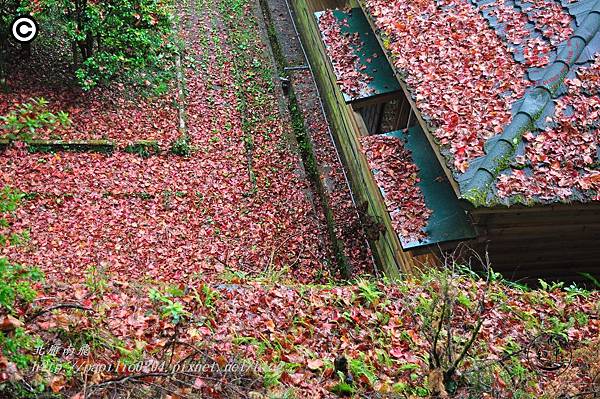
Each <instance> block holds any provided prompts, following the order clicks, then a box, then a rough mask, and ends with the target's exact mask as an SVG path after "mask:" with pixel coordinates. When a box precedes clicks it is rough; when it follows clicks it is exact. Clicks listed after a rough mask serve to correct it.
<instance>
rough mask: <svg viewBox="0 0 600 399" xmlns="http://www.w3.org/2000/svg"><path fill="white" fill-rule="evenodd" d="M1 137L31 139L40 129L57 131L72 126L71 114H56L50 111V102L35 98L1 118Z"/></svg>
mask: <svg viewBox="0 0 600 399" xmlns="http://www.w3.org/2000/svg"><path fill="white" fill-rule="evenodd" d="M0 123H2V125H1V126H0V129H1V130H2V133H0V136H2V137H7V138H9V139H11V140H27V139H31V138H32V137H33V135H34V134H35V132H36V131H37V130H38V129H47V130H50V131H52V130H55V129H57V128H58V127H61V126H63V127H67V126H69V125H70V124H71V120H70V119H69V114H67V113H65V112H62V111H59V112H57V113H56V114H54V113H52V112H50V111H49V110H48V101H46V100H45V99H44V98H42V97H40V98H33V99H31V100H30V101H29V102H27V103H24V104H21V105H20V106H19V107H18V108H17V109H16V110H14V111H11V112H10V113H8V114H7V115H4V116H0Z"/></svg>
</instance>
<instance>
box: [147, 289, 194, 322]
mask: <svg viewBox="0 0 600 399" xmlns="http://www.w3.org/2000/svg"><path fill="white" fill-rule="evenodd" d="M148 296H149V297H150V300H152V302H154V303H156V304H158V306H159V310H160V313H161V316H162V317H166V318H170V319H171V320H172V321H173V322H174V323H175V324H177V323H179V322H180V321H182V320H183V318H184V317H186V316H190V314H189V312H187V311H186V310H185V309H184V307H183V305H182V304H181V303H180V302H176V301H174V300H173V298H175V296H174V295H173V294H171V293H169V292H166V293H163V292H160V291H158V290H156V289H151V290H150V291H149V293H148Z"/></svg>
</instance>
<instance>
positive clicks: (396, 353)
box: [390, 346, 406, 359]
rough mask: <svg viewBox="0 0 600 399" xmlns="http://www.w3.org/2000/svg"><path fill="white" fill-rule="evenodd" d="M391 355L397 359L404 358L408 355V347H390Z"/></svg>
mask: <svg viewBox="0 0 600 399" xmlns="http://www.w3.org/2000/svg"><path fill="white" fill-rule="evenodd" d="M390 355H392V356H393V357H395V358H396V359H403V358H404V357H405V356H406V349H405V348H402V347H400V346H396V347H394V348H392V349H390Z"/></svg>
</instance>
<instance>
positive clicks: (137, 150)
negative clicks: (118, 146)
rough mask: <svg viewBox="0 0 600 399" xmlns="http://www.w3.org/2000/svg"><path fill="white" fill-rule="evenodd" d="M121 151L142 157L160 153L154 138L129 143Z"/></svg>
mask: <svg viewBox="0 0 600 399" xmlns="http://www.w3.org/2000/svg"><path fill="white" fill-rule="evenodd" d="M123 151H124V152H126V153H128V154H135V155H138V156H140V157H142V158H150V157H151V156H152V155H158V154H160V146H159V145H158V142H157V141H155V140H141V141H138V142H136V143H133V144H129V145H128V146H126V147H125V148H123Z"/></svg>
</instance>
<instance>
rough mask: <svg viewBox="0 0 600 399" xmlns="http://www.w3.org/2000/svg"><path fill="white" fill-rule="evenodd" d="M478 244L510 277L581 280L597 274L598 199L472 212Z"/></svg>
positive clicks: (599, 251)
mask: <svg viewBox="0 0 600 399" xmlns="http://www.w3.org/2000/svg"><path fill="white" fill-rule="evenodd" d="M473 217H474V221H475V224H476V228H477V230H478V233H479V235H480V238H479V240H478V241H479V243H478V249H479V251H480V252H483V251H485V249H486V248H487V249H488V251H489V255H490V259H491V261H492V267H493V268H494V270H496V271H498V272H501V273H502V274H503V275H504V276H505V277H506V278H509V279H511V280H522V281H525V282H529V283H536V282H537V280H538V279H539V278H542V279H544V280H547V281H554V280H557V281H558V280H560V281H565V282H578V283H585V282H588V283H589V280H588V279H587V278H585V277H583V276H581V275H580V273H590V274H592V275H595V276H596V277H597V278H600V205H597V204H590V205H557V206H547V207H538V208H519V207H514V208H505V209H496V210H476V211H474V212H473Z"/></svg>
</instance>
